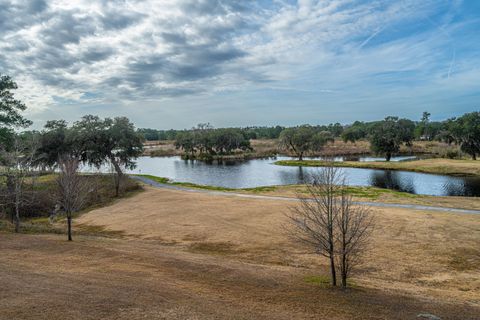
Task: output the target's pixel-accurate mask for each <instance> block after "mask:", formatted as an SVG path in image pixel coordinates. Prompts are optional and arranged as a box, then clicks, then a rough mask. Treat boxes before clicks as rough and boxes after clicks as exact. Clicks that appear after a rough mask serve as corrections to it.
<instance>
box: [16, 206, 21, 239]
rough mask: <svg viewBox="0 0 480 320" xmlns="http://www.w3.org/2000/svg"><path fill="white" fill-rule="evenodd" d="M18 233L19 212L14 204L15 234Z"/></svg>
mask: <svg viewBox="0 0 480 320" xmlns="http://www.w3.org/2000/svg"><path fill="white" fill-rule="evenodd" d="M19 232H20V210H19V208H18V205H17V204H15V233H19Z"/></svg>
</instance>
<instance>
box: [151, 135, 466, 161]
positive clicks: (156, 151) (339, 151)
mask: <svg viewBox="0 0 480 320" xmlns="http://www.w3.org/2000/svg"><path fill="white" fill-rule="evenodd" d="M250 143H251V146H252V148H253V150H254V151H253V157H255V156H258V157H263V156H268V155H272V154H277V153H280V154H285V155H291V156H293V154H291V153H289V152H288V151H287V150H282V149H281V148H280V147H279V142H278V140H277V139H258V140H251V141H250ZM400 151H401V152H402V153H405V154H406V153H408V154H411V153H415V154H417V153H427V154H437V155H441V156H444V155H445V154H446V153H447V152H448V151H458V147H457V146H454V145H448V144H446V143H442V142H437V141H414V142H413V146H411V147H407V146H402V148H401V150H400ZM369 153H370V143H369V142H368V141H363V140H362V141H357V142H355V143H352V142H343V141H342V140H341V139H336V140H335V142H334V143H330V144H327V145H326V146H325V147H324V148H323V150H322V151H321V152H316V153H312V154H310V156H335V155H360V154H369ZM181 154H182V150H179V149H176V148H175V142H174V141H171V140H168V141H147V142H146V143H145V152H144V155H147V156H149V155H152V156H178V155H181Z"/></svg>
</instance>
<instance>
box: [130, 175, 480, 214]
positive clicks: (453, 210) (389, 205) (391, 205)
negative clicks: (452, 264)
mask: <svg viewBox="0 0 480 320" xmlns="http://www.w3.org/2000/svg"><path fill="white" fill-rule="evenodd" d="M130 177H131V178H133V179H136V180H138V181H141V182H143V183H145V184H147V185H150V186H152V187H155V188H162V189H171V190H178V191H187V192H194V193H207V194H211V195H218V196H230V197H239V198H250V199H263V200H283V201H298V199H296V198H290V197H281V196H264V195H255V194H243V193H234V192H224V191H214V190H204V189H193V188H187V187H182V186H175V185H171V184H165V183H159V182H156V181H154V180H152V179H149V178H146V177H141V176H130ZM355 203H356V204H363V205H368V206H371V207H382V208H402V209H412V210H427V211H437V212H450V213H463V214H480V210H469V209H460V208H445V207H434V206H422V205H416V204H396V203H382V202H370V201H357V202H355Z"/></svg>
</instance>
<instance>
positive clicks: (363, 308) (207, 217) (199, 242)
mask: <svg viewBox="0 0 480 320" xmlns="http://www.w3.org/2000/svg"><path fill="white" fill-rule="evenodd" d="M291 205H294V203H292V202H286V201H281V200H267V199H247V198H238V197H232V196H228V195H212V194H205V193H191V192H187V191H175V190H163V189H153V188H146V190H145V191H144V192H142V193H140V194H137V195H135V196H133V197H130V198H126V199H121V200H118V201H117V202H115V203H114V204H113V205H111V206H108V207H104V208H100V209H96V210H93V211H91V212H89V213H86V214H84V215H82V216H81V217H80V218H79V219H77V220H76V221H75V224H74V225H75V228H77V229H78V228H82V229H88V228H91V229H92V230H103V232H101V233H99V234H98V235H96V236H76V237H74V241H73V242H72V243H68V242H67V241H65V237H64V236H61V235H15V234H9V233H4V234H0V252H1V256H0V281H1V286H0V287H1V290H0V319H416V317H417V315H418V314H420V313H431V314H435V315H437V316H440V317H441V318H442V319H478V315H479V314H480V246H479V244H480V216H477V215H466V214H452V213H440V212H433V211H418V210H407V209H392V208H381V209H380V208H375V209H373V212H374V215H375V218H376V221H377V222H376V228H375V230H374V233H373V240H372V243H371V250H370V252H369V253H368V255H367V256H366V257H365V259H364V262H363V264H362V265H361V267H360V268H359V270H358V272H357V274H356V275H355V276H354V278H353V283H354V286H353V288H352V289H349V290H347V291H346V292H344V291H342V290H337V289H332V288H330V287H329V286H328V285H327V284H325V281H326V280H327V275H328V273H327V265H326V261H324V260H323V259H322V258H318V257H316V256H315V255H312V254H310V253H308V252H306V251H305V250H304V249H303V248H301V247H299V246H298V245H297V244H295V243H293V242H292V241H291V240H290V239H289V238H288V237H286V235H285V232H284V226H285V223H286V218H285V213H286V212H287V210H288V207H289V206H291ZM102 234H103V236H102ZM105 235H108V237H105Z"/></svg>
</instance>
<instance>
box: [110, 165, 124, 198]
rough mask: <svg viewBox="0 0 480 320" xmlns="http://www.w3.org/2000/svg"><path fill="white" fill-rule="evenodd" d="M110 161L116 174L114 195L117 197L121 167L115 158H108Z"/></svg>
mask: <svg viewBox="0 0 480 320" xmlns="http://www.w3.org/2000/svg"><path fill="white" fill-rule="evenodd" d="M110 161H111V162H112V164H113V167H114V168H115V171H116V173H117V174H116V176H115V197H118V196H119V194H120V181H121V179H122V176H123V172H122V168H120V165H119V164H118V162H117V161H116V160H115V158H110Z"/></svg>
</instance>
